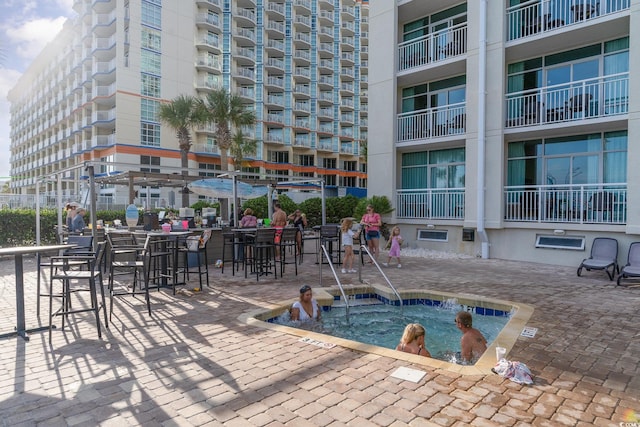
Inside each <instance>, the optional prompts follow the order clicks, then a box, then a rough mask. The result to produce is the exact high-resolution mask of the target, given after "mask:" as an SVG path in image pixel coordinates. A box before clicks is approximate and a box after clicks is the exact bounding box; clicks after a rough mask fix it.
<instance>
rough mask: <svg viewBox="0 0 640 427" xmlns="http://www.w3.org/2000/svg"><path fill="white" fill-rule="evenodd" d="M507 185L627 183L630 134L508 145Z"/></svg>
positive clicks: (594, 135)
mask: <svg viewBox="0 0 640 427" xmlns="http://www.w3.org/2000/svg"><path fill="white" fill-rule="evenodd" d="M508 156H509V159H508V160H507V175H508V176H507V185H510V186H515V185H571V184H598V183H625V182H626V180H627V171H626V164H627V131H617V132H607V133H604V134H588V135H574V136H570V137H563V138H549V139H546V140H534V141H520V142H513V143H510V144H509V147H508Z"/></svg>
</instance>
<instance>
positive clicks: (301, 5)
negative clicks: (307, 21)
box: [293, 0, 311, 12]
mask: <svg viewBox="0 0 640 427" xmlns="http://www.w3.org/2000/svg"><path fill="white" fill-rule="evenodd" d="M293 6H294V7H295V8H296V9H304V10H306V11H307V12H311V0H294V1H293Z"/></svg>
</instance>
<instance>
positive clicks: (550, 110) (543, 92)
mask: <svg viewBox="0 0 640 427" xmlns="http://www.w3.org/2000/svg"><path fill="white" fill-rule="evenodd" d="M506 102H507V105H506V108H507V110H506V112H507V121H506V127H508V128H509V127H522V126H534V125H539V124H544V123H558V122H569V121H576V120H586V119H592V118H597V117H606V116H614V115H619V114H627V113H628V111H629V73H620V74H614V75H611V76H606V77H599V78H597V79H588V80H579V81H575V82H571V83H565V84H559V85H554V86H547V87H543V88H540V89H536V90H526V91H521V92H515V93H510V94H508V95H507V100H506Z"/></svg>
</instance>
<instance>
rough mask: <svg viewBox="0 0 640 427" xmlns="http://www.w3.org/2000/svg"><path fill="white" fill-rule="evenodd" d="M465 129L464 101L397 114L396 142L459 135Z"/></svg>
mask: <svg viewBox="0 0 640 427" xmlns="http://www.w3.org/2000/svg"><path fill="white" fill-rule="evenodd" d="M465 131H466V104H465V103H464V102H462V103H459V104H451V105H443V106H442V107H438V108H428V109H426V110H419V111H411V112H408V113H402V114H398V135H397V142H405V141H416V140H421V139H427V138H434V137H440V136H448V135H459V134H463V133H465Z"/></svg>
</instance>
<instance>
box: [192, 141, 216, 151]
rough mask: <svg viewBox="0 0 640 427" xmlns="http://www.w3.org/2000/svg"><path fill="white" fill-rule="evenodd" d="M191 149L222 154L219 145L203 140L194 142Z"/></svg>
mask: <svg viewBox="0 0 640 427" xmlns="http://www.w3.org/2000/svg"><path fill="white" fill-rule="evenodd" d="M191 151H193V152H194V153H206V154H220V149H219V148H218V146H217V145H215V144H210V143H202V142H199V143H196V144H193V148H192V149H191Z"/></svg>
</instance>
